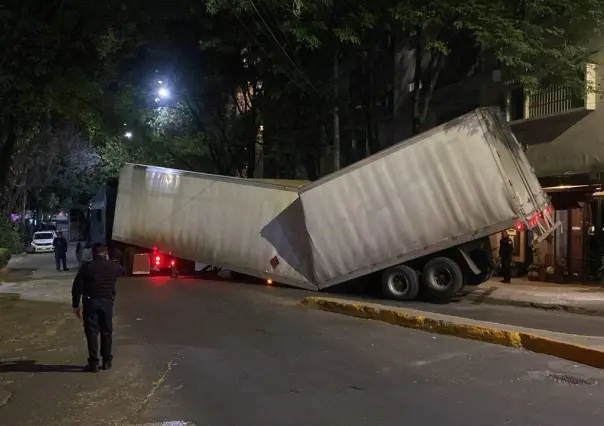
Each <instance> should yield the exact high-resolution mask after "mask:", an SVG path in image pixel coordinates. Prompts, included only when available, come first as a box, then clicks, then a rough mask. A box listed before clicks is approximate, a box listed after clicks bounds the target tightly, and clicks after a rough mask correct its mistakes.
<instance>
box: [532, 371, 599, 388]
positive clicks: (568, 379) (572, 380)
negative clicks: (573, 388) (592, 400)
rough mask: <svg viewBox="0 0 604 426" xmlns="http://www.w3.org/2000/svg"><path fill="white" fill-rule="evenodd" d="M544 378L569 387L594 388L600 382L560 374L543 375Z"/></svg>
mask: <svg viewBox="0 0 604 426" xmlns="http://www.w3.org/2000/svg"><path fill="white" fill-rule="evenodd" d="M543 375H544V377H545V378H547V379H550V380H553V381H554V382H558V383H566V384H568V385H577V386H594V385H597V384H598V382H597V381H595V380H593V379H586V378H583V377H578V376H571V375H568V374H559V373H543Z"/></svg>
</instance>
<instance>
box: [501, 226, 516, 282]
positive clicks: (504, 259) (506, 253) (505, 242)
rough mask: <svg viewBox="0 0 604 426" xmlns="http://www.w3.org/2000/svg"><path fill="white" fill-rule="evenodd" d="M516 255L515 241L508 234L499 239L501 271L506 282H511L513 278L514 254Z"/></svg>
mask: <svg viewBox="0 0 604 426" xmlns="http://www.w3.org/2000/svg"><path fill="white" fill-rule="evenodd" d="M513 255H514V243H513V242H512V239H511V238H510V237H509V236H507V237H503V238H502V239H501V240H500V241H499V258H500V259H501V272H502V275H503V281H502V282H504V283H509V282H510V279H511V272H512V271H511V269H512V256H513Z"/></svg>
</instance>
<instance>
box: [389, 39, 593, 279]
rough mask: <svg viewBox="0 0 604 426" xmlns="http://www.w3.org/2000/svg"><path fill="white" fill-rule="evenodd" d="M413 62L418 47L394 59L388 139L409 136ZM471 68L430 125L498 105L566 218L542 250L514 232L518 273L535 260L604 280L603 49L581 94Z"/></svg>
mask: <svg viewBox="0 0 604 426" xmlns="http://www.w3.org/2000/svg"><path fill="white" fill-rule="evenodd" d="M601 46H604V43H601ZM596 47H598V46H596ZM410 63H413V52H412V51H409V50H406V49H404V48H403V49H399V53H398V54H397V55H395V60H394V67H395V72H394V75H395V85H394V87H395V93H394V99H395V102H394V111H393V117H392V121H393V122H394V123H396V125H391V129H392V131H391V133H390V134H389V139H390V140H388V141H384V142H385V143H386V144H390V143H393V142H396V141H399V140H403V139H405V138H407V137H409V136H410V134H409V129H410V128H411V126H410V123H409V117H410V111H409V102H410V98H411V93H412V91H413V90H415V88H414V87H412V85H411V84H410V82H411V81H413V75H412V73H413V71H412V69H411V67H410V66H409V65H408V64H410ZM600 64H601V65H600ZM458 68H459V66H458ZM466 68H467V72H466V74H465V75H463V76H462V77H461V78H459V79H458V80H457V81H451V79H449V82H448V84H445V85H441V86H440V87H437V88H436V89H435V90H434V93H433V95H432V98H431V101H430V102H431V103H430V112H429V114H428V116H427V118H426V127H432V126H436V125H438V124H441V123H443V122H446V121H448V120H450V119H452V118H454V117H456V116H459V115H461V114H463V113H465V112H468V111H470V110H472V109H474V108H476V107H478V106H500V107H501V108H502V110H503V112H504V113H505V114H506V117H507V119H508V121H509V123H510V126H511V128H512V130H513V132H514V134H515V135H516V137H517V138H518V140H519V142H520V143H521V144H522V145H523V146H524V147H525V153H526V155H527V157H528V159H529V161H530V162H531V163H532V165H533V168H534V169H535V173H536V174H537V177H538V178H539V180H540V181H541V184H542V186H543V187H544V189H545V190H546V192H547V193H548V195H549V196H550V198H551V201H552V204H553V207H554V209H555V215H556V220H558V221H560V222H561V223H562V225H561V226H560V227H559V228H558V230H557V232H556V234H555V235H554V236H553V238H551V239H549V240H548V241H545V242H543V243H542V244H540V245H539V247H537V248H536V250H531V242H530V240H531V236H530V235H528V234H527V233H526V232H524V231H523V232H516V231H515V230H511V233H512V234H513V237H514V239H515V242H516V253H515V260H516V261H517V264H518V270H519V273H522V272H523V271H524V272H526V270H527V269H528V267H529V265H531V264H532V265H534V266H535V265H539V266H540V267H542V269H546V268H547V267H555V268H556V269H557V270H563V271H564V276H565V277H566V279H568V280H571V281H595V280H599V270H600V268H601V267H602V264H603V263H602V259H603V257H604V209H603V207H604V203H603V200H604V192H603V191H602V187H603V186H602V184H603V183H604V105H602V99H603V97H602V93H603V92H602V90H601V88H603V87H604V52H603V51H599V49H594V55H593V63H591V64H588V65H587V66H586V67H585V70H584V79H583V80H584V83H585V90H584V94H583V96H575V95H573V91H572V90H571V89H570V87H568V86H566V85H559V86H553V87H549V88H547V89H542V90H539V91H536V92H528V91H527V90H525V89H523V88H522V87H521V86H520V85H517V84H511V83H509V82H506V81H503V79H502V72H501V70H498V69H492V68H488V67H486V66H480V64H479V65H478V66H474V67H466ZM446 73H447V70H446V69H444V70H443V74H445V75H446ZM457 73H459V70H457ZM445 80H447V79H446V78H445ZM453 80H454V79H453ZM496 240H497V238H494V241H496Z"/></svg>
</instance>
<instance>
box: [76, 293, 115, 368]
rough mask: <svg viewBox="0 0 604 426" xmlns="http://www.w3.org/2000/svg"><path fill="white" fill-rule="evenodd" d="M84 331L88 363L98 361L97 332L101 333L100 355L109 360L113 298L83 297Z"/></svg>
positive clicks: (110, 355)
mask: <svg viewBox="0 0 604 426" xmlns="http://www.w3.org/2000/svg"><path fill="white" fill-rule="evenodd" d="M83 307H84V312H83V315H84V333H85V334H86V342H87V343H88V363H90V364H95V363H98V362H99V333H100V335H101V354H100V355H101V357H102V358H103V361H105V362H107V361H111V360H112V359H113V356H112V354H111V344H112V340H113V339H112V334H113V299H90V298H88V297H84V303H83Z"/></svg>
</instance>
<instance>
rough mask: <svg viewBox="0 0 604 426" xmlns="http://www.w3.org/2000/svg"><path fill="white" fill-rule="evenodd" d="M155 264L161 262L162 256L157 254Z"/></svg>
mask: <svg viewBox="0 0 604 426" xmlns="http://www.w3.org/2000/svg"><path fill="white" fill-rule="evenodd" d="M155 264H156V265H159V264H161V256H155Z"/></svg>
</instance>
